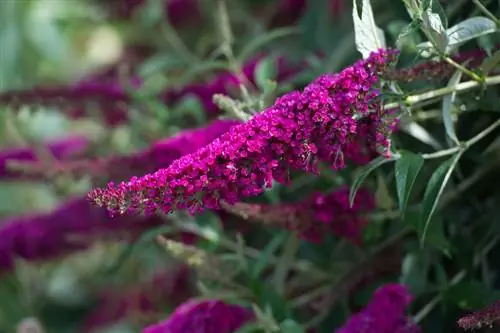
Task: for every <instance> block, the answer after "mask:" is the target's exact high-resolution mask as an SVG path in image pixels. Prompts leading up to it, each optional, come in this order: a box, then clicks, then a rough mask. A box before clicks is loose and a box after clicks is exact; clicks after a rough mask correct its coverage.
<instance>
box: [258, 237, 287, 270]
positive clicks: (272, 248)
mask: <svg viewBox="0 0 500 333" xmlns="http://www.w3.org/2000/svg"><path fill="white" fill-rule="evenodd" d="M287 236H288V232H287V231H281V232H280V233H278V234H276V235H275V236H274V237H273V239H272V240H271V241H270V242H269V243H268V244H267V245H266V246H265V247H264V249H263V251H262V253H261V255H260V257H259V259H257V261H256V262H255V263H254V265H253V267H252V270H251V275H252V278H254V279H258V278H259V276H260V274H261V273H262V271H264V269H266V267H267V266H268V265H269V263H270V262H269V257H270V256H272V255H273V254H274V253H275V252H276V251H277V250H278V249H279V248H280V247H281V245H282V244H283V243H284V242H285V240H286V239H287Z"/></svg>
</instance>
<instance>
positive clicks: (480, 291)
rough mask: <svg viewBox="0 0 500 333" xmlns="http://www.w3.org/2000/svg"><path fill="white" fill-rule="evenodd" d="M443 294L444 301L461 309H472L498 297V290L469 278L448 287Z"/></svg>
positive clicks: (485, 304)
mask: <svg viewBox="0 0 500 333" xmlns="http://www.w3.org/2000/svg"><path fill="white" fill-rule="evenodd" d="M443 296H444V299H445V300H446V301H448V302H451V303H452V304H454V305H458V306H459V307H460V308H462V309H467V310H472V309H480V308H482V307H485V306H487V305H489V304H491V303H492V302H494V301H495V300H497V299H498V298H500V291H497V290H492V289H491V288H488V287H487V286H486V285H485V284H484V283H482V282H480V281H478V280H473V279H471V280H465V281H461V282H459V283H457V284H456V285H454V286H452V287H450V288H448V290H446V291H445V292H444V295H443Z"/></svg>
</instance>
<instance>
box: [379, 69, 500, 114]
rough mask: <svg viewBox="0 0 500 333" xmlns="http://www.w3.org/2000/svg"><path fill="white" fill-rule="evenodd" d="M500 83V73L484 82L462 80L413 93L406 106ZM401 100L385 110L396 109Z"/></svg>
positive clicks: (387, 105) (389, 105) (386, 106)
mask: <svg viewBox="0 0 500 333" xmlns="http://www.w3.org/2000/svg"><path fill="white" fill-rule="evenodd" d="M497 84H500V75H496V76H491V77H487V78H484V80H483V81H482V82H478V81H466V82H461V83H459V84H457V85H455V86H452V87H443V88H439V89H435V90H431V91H427V92H424V93H421V94H417V95H411V96H408V97H407V98H406V99H405V101H404V102H403V103H404V104H405V105H406V106H418V105H419V104H421V103H422V102H426V101H427V100H430V99H434V98H437V97H443V96H446V95H449V94H451V93H453V92H457V93H461V92H466V91H469V90H473V89H476V88H480V87H482V86H492V85H497ZM400 104H401V102H394V103H389V104H386V105H384V109H385V110H389V109H395V108H397V107H399V105H400Z"/></svg>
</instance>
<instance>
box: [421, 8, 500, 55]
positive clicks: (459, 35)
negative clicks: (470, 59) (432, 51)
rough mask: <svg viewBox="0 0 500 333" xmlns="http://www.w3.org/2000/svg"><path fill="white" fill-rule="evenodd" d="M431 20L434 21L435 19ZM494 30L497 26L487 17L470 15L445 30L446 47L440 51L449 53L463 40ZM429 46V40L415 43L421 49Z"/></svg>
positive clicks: (462, 42) (466, 40)
mask: <svg viewBox="0 0 500 333" xmlns="http://www.w3.org/2000/svg"><path fill="white" fill-rule="evenodd" d="M436 15H437V14H436ZM433 22H435V20H434V21H433ZM496 31H497V27H496V24H495V22H493V21H492V20H490V19H489V18H486V17H482V16H477V17H471V18H469V19H467V20H465V21H462V22H460V23H458V24H456V25H454V26H453V27H451V28H449V29H448V30H446V31H445V35H446V38H447V40H448V42H447V45H446V48H445V49H444V50H442V52H444V53H446V54H449V53H450V52H452V51H453V50H455V49H456V48H457V47H459V46H460V45H462V44H464V43H465V42H468V41H469V40H471V39H475V38H478V37H480V36H484V35H488V34H491V33H493V32H496ZM442 38H444V37H442ZM430 47H432V43H430V42H426V43H421V44H419V45H417V48H418V49H421V50H426V49H429V48H430Z"/></svg>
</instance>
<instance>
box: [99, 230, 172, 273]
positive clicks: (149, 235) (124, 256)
mask: <svg viewBox="0 0 500 333" xmlns="http://www.w3.org/2000/svg"><path fill="white" fill-rule="evenodd" d="M173 230H175V227H174V226H171V225H162V226H159V227H156V228H153V229H150V230H148V231H146V232H144V233H143V234H142V235H141V236H140V237H139V239H137V240H136V241H135V242H134V243H132V244H130V245H128V246H127V247H126V248H125V249H124V251H123V252H122V253H121V254H120V256H119V257H118V259H117V260H116V262H115V263H114V265H113V266H112V267H111V268H110V269H109V270H107V271H106V272H105V274H109V275H114V274H116V273H117V272H118V271H119V270H120V268H121V267H122V266H123V265H124V264H125V262H126V261H127V260H128V259H129V258H130V257H132V255H133V254H134V253H135V251H136V250H137V249H139V248H140V247H141V246H143V245H144V244H147V243H150V242H152V241H153V240H154V239H155V238H156V236H158V235H161V234H165V233H169V232H172V231H173Z"/></svg>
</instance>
